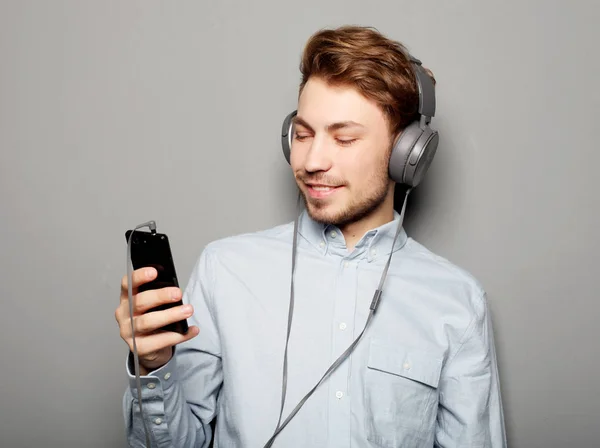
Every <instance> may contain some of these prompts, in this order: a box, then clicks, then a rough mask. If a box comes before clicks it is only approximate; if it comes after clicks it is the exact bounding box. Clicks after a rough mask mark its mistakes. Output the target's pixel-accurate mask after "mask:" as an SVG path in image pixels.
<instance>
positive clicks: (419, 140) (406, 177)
mask: <svg viewBox="0 0 600 448" xmlns="http://www.w3.org/2000/svg"><path fill="white" fill-rule="evenodd" d="M408 57H409V58H410V60H411V62H412V66H413V68H414V73H415V77H416V82H417V87H418V89H419V114H420V116H421V117H420V119H419V120H415V121H414V122H412V123H411V124H409V125H408V126H407V127H406V128H405V129H404V130H403V131H402V132H401V133H400V135H399V136H398V138H397V139H396V142H395V143H394V148H393V149H392V153H391V155H390V164H389V176H390V178H391V179H392V180H393V181H395V182H397V183H399V184H404V185H407V186H409V187H411V188H412V187H416V186H417V185H418V184H419V183H420V182H421V180H422V179H423V177H424V176H425V173H426V172H427V170H428V168H429V166H430V165H431V162H432V161H433V157H434V156H435V152H436V150H437V147H438V142H439V134H438V132H437V131H436V130H434V129H432V128H431V127H430V125H429V124H430V122H431V119H432V117H434V116H435V85H434V82H433V80H432V79H431V77H430V76H429V75H428V74H427V72H426V71H425V69H424V68H423V66H422V64H421V61H420V60H419V59H417V58H415V57H414V56H412V55H408ZM297 112H298V111H296V110H295V111H293V112H292V113H290V114H289V115H288V116H287V117H286V118H285V120H284V121H283V126H282V129H281V145H282V148H283V155H284V156H285V158H286V160H287V162H288V163H290V151H291V147H292V138H293V129H292V127H293V122H292V120H293V118H294V117H295V116H296V114H297Z"/></svg>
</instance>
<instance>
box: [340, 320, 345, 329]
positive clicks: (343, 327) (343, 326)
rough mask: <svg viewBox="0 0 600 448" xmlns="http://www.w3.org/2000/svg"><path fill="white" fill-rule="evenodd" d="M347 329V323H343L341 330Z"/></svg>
mask: <svg viewBox="0 0 600 448" xmlns="http://www.w3.org/2000/svg"><path fill="white" fill-rule="evenodd" d="M345 329H346V323H345V322H342V323H341V324H340V330H345Z"/></svg>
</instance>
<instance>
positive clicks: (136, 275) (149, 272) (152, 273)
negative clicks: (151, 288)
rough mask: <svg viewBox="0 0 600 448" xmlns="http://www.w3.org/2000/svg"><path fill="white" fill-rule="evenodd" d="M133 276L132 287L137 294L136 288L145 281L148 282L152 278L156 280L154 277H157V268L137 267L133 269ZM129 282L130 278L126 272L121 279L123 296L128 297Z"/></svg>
mask: <svg viewBox="0 0 600 448" xmlns="http://www.w3.org/2000/svg"><path fill="white" fill-rule="evenodd" d="M131 277H132V279H133V282H132V289H133V291H134V294H135V290H136V289H137V288H138V287H139V286H140V285H143V284H145V283H148V282H150V281H152V280H154V278H155V277H156V269H154V268H140V269H136V270H135V271H133V273H132V274H131ZM128 284H129V279H128V276H127V274H125V275H124V276H123V278H122V279H121V292H122V294H121V298H123V297H125V298H126V297H127V285H128Z"/></svg>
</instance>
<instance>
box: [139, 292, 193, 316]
mask: <svg viewBox="0 0 600 448" xmlns="http://www.w3.org/2000/svg"><path fill="white" fill-rule="evenodd" d="M181 296H182V291H181V289H180V288H177V287H176V286H172V287H166V288H161V289H155V290H150V291H144V292H140V293H138V294H136V296H135V298H134V300H133V313H134V315H138V314H143V313H145V312H146V311H148V310H150V309H152V308H154V307H156V306H158V305H166V304H169V303H173V302H177V301H178V300H180V299H181Z"/></svg>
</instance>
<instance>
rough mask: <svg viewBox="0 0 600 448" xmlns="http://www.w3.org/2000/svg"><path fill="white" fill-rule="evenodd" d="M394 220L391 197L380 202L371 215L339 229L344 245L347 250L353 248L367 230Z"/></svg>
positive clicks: (350, 250) (349, 250)
mask: <svg viewBox="0 0 600 448" xmlns="http://www.w3.org/2000/svg"><path fill="white" fill-rule="evenodd" d="M393 220H394V201H393V199H391V198H388V199H386V201H385V202H384V203H383V204H381V207H379V209H377V210H376V211H375V212H374V213H372V214H371V215H369V216H367V217H365V218H363V219H361V220H360V221H356V222H353V223H350V224H347V225H346V226H344V227H342V228H341V229H340V230H341V231H342V233H343V234H344V239H345V241H346V247H347V248H348V252H352V251H353V250H354V246H356V243H358V241H359V240H360V239H361V238H362V237H363V235H364V234H365V233H367V232H368V231H369V230H372V229H375V228H377V227H380V226H382V225H384V224H387V223H388V222H390V221H393Z"/></svg>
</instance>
